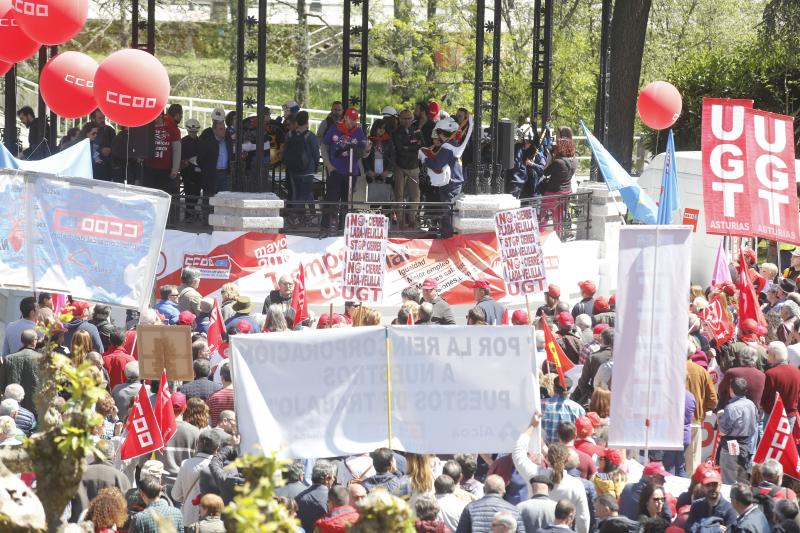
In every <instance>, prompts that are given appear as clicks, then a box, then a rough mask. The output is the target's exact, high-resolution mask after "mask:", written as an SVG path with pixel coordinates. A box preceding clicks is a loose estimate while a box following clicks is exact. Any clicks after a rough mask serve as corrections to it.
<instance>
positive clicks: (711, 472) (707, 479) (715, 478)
mask: <svg viewBox="0 0 800 533" xmlns="http://www.w3.org/2000/svg"><path fill="white" fill-rule="evenodd" d="M700 483H702V484H703V485H708V484H709V483H722V476H721V475H720V473H719V472H717V471H716V470H715V469H713V468H711V469H707V470H706V471H705V472H703V477H702V478H701V479H700Z"/></svg>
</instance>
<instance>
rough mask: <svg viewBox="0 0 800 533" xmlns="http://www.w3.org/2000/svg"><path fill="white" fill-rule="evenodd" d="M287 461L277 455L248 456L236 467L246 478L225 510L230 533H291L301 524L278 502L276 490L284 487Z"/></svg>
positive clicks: (240, 460) (237, 461)
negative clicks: (283, 481)
mask: <svg viewBox="0 0 800 533" xmlns="http://www.w3.org/2000/svg"><path fill="white" fill-rule="evenodd" d="M287 464H288V462H287V461H283V460H279V459H276V457H275V454H274V453H273V454H272V455H269V456H266V455H253V454H245V455H243V456H241V457H239V458H238V459H236V462H235V465H236V467H237V468H238V469H239V472H240V473H241V474H242V476H243V477H244V480H245V482H244V484H243V485H241V486H240V487H238V488H237V495H236V497H235V498H234V499H233V501H232V502H231V503H230V504H229V505H228V506H227V507H226V509H225V513H224V517H225V521H226V523H227V525H228V527H229V529H228V531H234V532H236V533H292V532H293V531H295V529H296V528H297V526H298V525H299V522H298V521H297V519H296V518H293V517H291V516H290V515H289V511H288V510H287V509H286V507H285V506H284V505H282V504H281V503H279V502H278V501H277V500H275V487H276V486H280V485H281V484H282V480H281V469H282V468H284V467H285V466H286V465H287Z"/></svg>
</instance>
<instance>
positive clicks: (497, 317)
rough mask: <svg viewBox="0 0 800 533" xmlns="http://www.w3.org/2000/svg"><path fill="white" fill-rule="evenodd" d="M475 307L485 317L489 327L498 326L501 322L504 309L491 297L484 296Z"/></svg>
mask: <svg viewBox="0 0 800 533" xmlns="http://www.w3.org/2000/svg"><path fill="white" fill-rule="evenodd" d="M475 307H479V308H480V309H482V310H483V312H484V314H485V315H486V323H487V324H489V325H490V326H499V325H500V324H501V323H502V322H503V312H504V311H505V309H506V307H505V306H504V305H502V304H499V303H497V302H496V301H494V299H492V297H491V296H484V297H483V298H482V299H481V301H479V302H478V303H477V304H476V305H475Z"/></svg>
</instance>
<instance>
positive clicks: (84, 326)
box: [64, 318, 105, 353]
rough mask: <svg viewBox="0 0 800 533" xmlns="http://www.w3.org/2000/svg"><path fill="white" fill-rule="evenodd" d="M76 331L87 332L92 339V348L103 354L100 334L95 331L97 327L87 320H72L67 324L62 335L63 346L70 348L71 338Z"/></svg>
mask: <svg viewBox="0 0 800 533" xmlns="http://www.w3.org/2000/svg"><path fill="white" fill-rule="evenodd" d="M78 330H83V331H85V332H87V333H88V334H89V335H90V336H91V337H92V346H93V349H94V351H95V352H98V353H103V352H104V351H105V350H103V341H102V339H100V332H99V331H97V326H95V325H94V324H91V323H90V322H89V321H88V320H82V319H80V318H73V319H72V320H71V321H70V322H69V323H68V324H67V332H66V333H64V346H68V347H69V346H72V337H73V336H74V335H75V332H76V331H78Z"/></svg>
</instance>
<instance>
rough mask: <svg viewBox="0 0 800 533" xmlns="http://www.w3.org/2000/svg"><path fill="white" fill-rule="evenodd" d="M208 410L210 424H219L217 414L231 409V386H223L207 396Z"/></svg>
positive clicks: (212, 425) (214, 425)
mask: <svg viewBox="0 0 800 533" xmlns="http://www.w3.org/2000/svg"><path fill="white" fill-rule="evenodd" d="M206 403H207V404H208V412H209V415H210V417H211V423H210V426H211V427H212V428H213V427H216V426H217V424H219V414H220V413H221V412H222V411H226V410H227V411H233V387H232V386H231V387H225V388H223V389H220V390H218V391H217V392H215V393H214V394H212V395H211V396H209V397H208V401H207V402H206Z"/></svg>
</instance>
